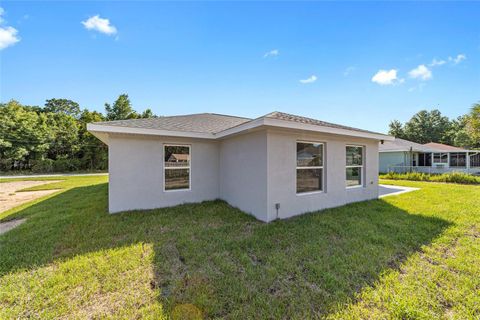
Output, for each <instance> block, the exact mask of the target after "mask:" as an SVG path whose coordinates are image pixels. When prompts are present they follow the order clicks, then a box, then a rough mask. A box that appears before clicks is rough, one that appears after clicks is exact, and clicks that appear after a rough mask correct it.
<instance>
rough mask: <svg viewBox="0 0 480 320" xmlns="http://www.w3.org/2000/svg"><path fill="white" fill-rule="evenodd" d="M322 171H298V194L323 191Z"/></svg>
mask: <svg viewBox="0 0 480 320" xmlns="http://www.w3.org/2000/svg"><path fill="white" fill-rule="evenodd" d="M322 173H323V171H322V169H297V193H302V192H312V191H320V190H322Z"/></svg>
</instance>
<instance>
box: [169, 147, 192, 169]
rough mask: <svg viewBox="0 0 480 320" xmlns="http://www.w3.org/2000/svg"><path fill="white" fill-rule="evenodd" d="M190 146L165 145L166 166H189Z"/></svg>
mask: <svg viewBox="0 0 480 320" xmlns="http://www.w3.org/2000/svg"><path fill="white" fill-rule="evenodd" d="M189 151H190V148H189V147H186V146H165V167H166V168H168V167H188V166H189V165H190V152H189Z"/></svg>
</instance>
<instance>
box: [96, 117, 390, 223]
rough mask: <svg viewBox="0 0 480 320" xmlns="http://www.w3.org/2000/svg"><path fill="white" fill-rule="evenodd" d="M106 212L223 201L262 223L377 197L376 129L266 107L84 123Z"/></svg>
mask: <svg viewBox="0 0 480 320" xmlns="http://www.w3.org/2000/svg"><path fill="white" fill-rule="evenodd" d="M88 130H89V131H90V132H91V133H93V134H94V135H95V136H97V137H98V138H99V139H101V140H102V141H103V142H105V143H106V144H107V145H108V147H109V173H110V178H109V211H110V212H111V213H114V212H120V211H126V210H136V209H152V208H160V207H167V206H174V205H178V204H182V203H187V202H200V201H204V200H213V199H223V200H225V201H227V202H228V203H229V204H231V205H232V206H234V207H238V208H239V209H241V210H243V211H245V212H247V213H250V214H252V215H254V216H255V217H256V218H257V219H260V220H262V221H266V222H268V221H272V220H275V219H277V218H288V217H292V216H295V215H299V214H302V213H305V212H310V211H315V210H320V209H325V208H330V207H336V206H341V205H344V204H347V203H350V202H355V201H363V200H368V199H375V198H377V197H378V171H379V170H378V159H379V158H378V146H379V142H383V140H392V139H393V138H392V137H390V136H387V135H384V134H380V133H375V132H370V131H366V130H361V129H355V128H351V127H346V126H342V125H337V124H332V123H327V122H323V121H319V120H315V119H310V118H305V117H299V116H294V115H290V114H286V113H281V112H273V113H270V114H267V115H265V116H263V117H260V118H257V119H247V118H241V117H234V116H227V115H219V114H209V113H204V114H193V115H182V116H172V117H159V118H153V119H135V120H120V121H110V122H100V123H91V124H89V125H88Z"/></svg>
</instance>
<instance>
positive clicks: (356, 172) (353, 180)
mask: <svg viewBox="0 0 480 320" xmlns="http://www.w3.org/2000/svg"><path fill="white" fill-rule="evenodd" d="M361 184H362V168H359V167H356V168H347V187H353V186H359V185H361Z"/></svg>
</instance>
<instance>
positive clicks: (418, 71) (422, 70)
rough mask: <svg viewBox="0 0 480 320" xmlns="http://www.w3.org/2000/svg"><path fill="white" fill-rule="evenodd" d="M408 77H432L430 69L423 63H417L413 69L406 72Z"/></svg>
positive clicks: (426, 78)
mask: <svg viewBox="0 0 480 320" xmlns="http://www.w3.org/2000/svg"><path fill="white" fill-rule="evenodd" d="M408 74H409V75H410V78H414V79H420V80H428V79H431V78H432V71H430V69H428V67H426V66H425V65H424V64H421V65H419V66H418V67H416V68H415V69H412V70H410V72H409V73H408Z"/></svg>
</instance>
